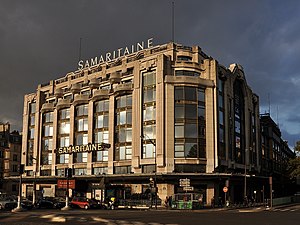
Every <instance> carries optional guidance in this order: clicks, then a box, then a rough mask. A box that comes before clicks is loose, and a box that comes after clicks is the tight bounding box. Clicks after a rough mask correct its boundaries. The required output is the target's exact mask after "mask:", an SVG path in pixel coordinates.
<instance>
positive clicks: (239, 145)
mask: <svg viewBox="0 0 300 225" xmlns="http://www.w3.org/2000/svg"><path fill="white" fill-rule="evenodd" d="M233 89H234V126H235V131H234V134H235V154H234V156H235V161H236V162H237V163H244V162H245V161H244V160H245V147H244V145H245V137H244V130H245V128H244V111H245V110H244V95H243V91H242V83H241V81H238V80H236V81H235V82H234V85H233Z"/></svg>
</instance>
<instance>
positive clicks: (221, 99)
mask: <svg viewBox="0 0 300 225" xmlns="http://www.w3.org/2000/svg"><path fill="white" fill-rule="evenodd" d="M224 85H225V84H224V81H223V80H221V79H220V78H219V77H218V104H219V105H218V109H219V110H218V116H219V143H218V151H219V153H218V154H219V157H220V158H221V159H224V160H225V159H226V150H225V108H224V96H225V95H224Z"/></svg>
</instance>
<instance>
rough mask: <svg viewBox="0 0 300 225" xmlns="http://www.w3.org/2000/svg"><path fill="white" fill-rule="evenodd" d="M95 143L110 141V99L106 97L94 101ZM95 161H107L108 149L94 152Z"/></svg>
mask: <svg viewBox="0 0 300 225" xmlns="http://www.w3.org/2000/svg"><path fill="white" fill-rule="evenodd" d="M94 112H95V113H94V143H107V144H108V143H109V135H108V134H109V133H108V123H109V119H108V118H109V100H108V99H104V100H101V101H97V102H95V103H94ZM92 158H93V162H107V161H108V149H107V148H104V149H103V150H101V151H96V152H93V153H92Z"/></svg>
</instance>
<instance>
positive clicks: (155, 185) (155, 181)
mask: <svg viewBox="0 0 300 225" xmlns="http://www.w3.org/2000/svg"><path fill="white" fill-rule="evenodd" d="M145 136H146V137H147V140H149V141H150V143H151V144H152V145H153V146H154V149H155V154H154V167H155V168H154V189H155V192H154V193H155V196H154V198H155V200H154V201H155V209H157V177H156V172H157V171H156V167H157V162H156V144H155V143H154V142H153V141H152V139H151V138H149V137H148V135H147V134H145ZM141 138H142V139H144V136H143V135H141ZM151 194H152V193H151Z"/></svg>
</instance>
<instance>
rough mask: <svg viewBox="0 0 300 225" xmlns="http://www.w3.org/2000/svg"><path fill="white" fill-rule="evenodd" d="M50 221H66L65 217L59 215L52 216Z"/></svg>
mask: <svg viewBox="0 0 300 225" xmlns="http://www.w3.org/2000/svg"><path fill="white" fill-rule="evenodd" d="M51 221H52V222H66V218H64V217H61V216H54V217H53V218H52V219H51Z"/></svg>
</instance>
